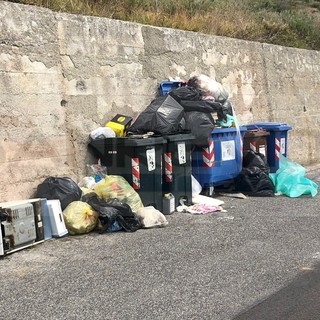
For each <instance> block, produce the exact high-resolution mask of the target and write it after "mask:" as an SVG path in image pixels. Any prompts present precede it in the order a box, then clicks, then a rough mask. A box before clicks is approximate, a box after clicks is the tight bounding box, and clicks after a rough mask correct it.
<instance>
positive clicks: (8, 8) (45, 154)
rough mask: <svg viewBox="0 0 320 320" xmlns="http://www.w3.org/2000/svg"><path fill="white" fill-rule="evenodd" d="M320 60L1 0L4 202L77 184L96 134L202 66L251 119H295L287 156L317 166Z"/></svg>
mask: <svg viewBox="0 0 320 320" xmlns="http://www.w3.org/2000/svg"><path fill="white" fill-rule="evenodd" d="M319 64H320V52H318V51H307V50H299V49H293V48H287V47H281V46H274V45H267V44H261V43H255V42H248V41H241V40H236V39H230V38H224V37H214V36H208V35H203V34H198V33H193V32H184V31H179V30H174V29H165V28H156V27H150V26H145V25H140V24H134V23H127V22H122V21H117V20H110V19H102V18H95V17H86V16H76V15H69V14H60V13H55V12H52V11H50V10H47V9H42V8H37V7H34V6H25V5H19V4H13V3H9V2H5V1H1V2H0V123H1V126H0V132H1V139H0V163H1V167H0V174H1V177H2V188H1V195H0V200H1V201H8V200H15V199H21V198H28V197H31V196H32V195H33V193H34V191H35V189H36V187H37V185H38V184H39V183H40V182H41V181H42V180H43V179H44V178H45V177H47V176H49V175H54V176H64V175H65V176H69V177H71V178H73V179H74V180H76V181H78V180H79V179H80V178H81V177H83V176H84V175H85V173H86V167H85V166H86V164H87V163H92V161H93V159H92V157H91V155H90V154H89V153H88V150H87V143H88V136H89V133H90V132H91V130H93V129H95V128H97V127H99V126H101V125H104V124H105V123H106V122H107V121H108V120H110V119H111V118H112V117H113V116H114V115H115V114H117V113H123V114H126V115H130V116H136V115H138V114H139V112H140V111H142V110H144V109H145V108H146V107H147V105H148V104H149V103H150V101H151V100H152V99H153V98H154V97H155V96H156V94H157V88H158V85H159V82H160V81H163V80H168V79H169V78H176V79H188V78H189V77H190V75H191V74H192V73H197V72H198V73H205V74H207V75H209V76H211V77H216V80H217V81H219V82H222V83H223V85H224V86H225V88H226V89H227V91H228V92H229V93H230V100H231V101H232V102H233V104H234V106H235V108H236V113H237V115H238V117H239V119H240V121H241V123H242V124H246V123H250V122H253V121H268V122H269V121H276V122H284V123H288V124H289V125H291V126H292V127H293V130H292V131H290V132H289V138H288V146H289V147H288V157H289V158H290V159H291V160H294V161H296V162H298V163H300V164H302V165H309V164H315V163H318V162H319V159H320V153H319V152H318V149H319V147H320V139H319V138H318V136H319V131H320V129H319V128H320V126H319V122H320V117H319V114H320V113H319V112H318V101H319V98H318V95H319V92H320V72H319V71H320V65H319Z"/></svg>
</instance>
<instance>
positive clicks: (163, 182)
mask: <svg viewBox="0 0 320 320" xmlns="http://www.w3.org/2000/svg"><path fill="white" fill-rule="evenodd" d="M159 91H160V95H159V96H158V97H156V98H155V99H153V100H152V101H151V102H150V104H149V105H148V106H147V107H146V108H145V110H143V111H142V112H141V113H140V114H139V115H138V116H137V118H136V119H135V120H134V121H133V119H132V118H130V119H129V117H127V116H124V115H120V114H118V115H116V117H115V118H114V119H112V121H111V122H109V123H108V124H107V125H106V126H107V127H108V128H116V129H117V130H114V131H115V136H111V135H110V133H107V134H106V135H104V136H103V137H102V139H101V137H100V136H97V137H96V135H97V132H96V131H95V132H92V133H91V135H90V142H89V149H90V150H91V151H92V152H93V154H94V155H95V157H96V159H97V161H100V162H101V164H102V165H104V166H106V168H107V172H108V174H111V175H120V176H122V177H124V178H125V179H126V180H127V181H128V182H129V184H130V185H131V186H132V187H133V188H134V190H135V191H136V192H137V193H138V194H139V195H140V197H141V200H142V203H143V205H144V206H153V207H155V208H156V209H158V210H159V211H161V212H162V213H164V214H170V213H172V212H174V211H175V209H176V208H177V207H178V206H179V205H180V204H183V205H185V206H186V205H187V206H188V205H192V204H194V203H193V199H192V179H191V177H192V173H193V170H192V166H193V163H192V160H191V158H192V156H191V155H192V152H193V151H194V148H200V149H201V150H202V148H208V147H209V146H210V141H212V131H213V129H214V128H215V127H216V126H217V125H219V126H221V123H223V124H225V125H227V123H228V121H229V122H230V123H229V125H232V124H234V122H233V121H232V114H233V110H232V109H233V108H232V105H231V103H230V101H229V100H228V93H227V92H226V90H225V89H224V88H223V87H222V85H221V84H220V83H218V82H217V81H215V80H213V79H211V78H209V77H207V76H205V75H198V76H193V77H191V78H190V79H189V80H188V81H187V82H161V84H160V90H159ZM214 114H215V115H216V119H215V118H214V116H213V115H214ZM230 117H231V118H230ZM121 121H122V122H121ZM218 123H219V124H218ZM120 127H121V129H120ZM232 131H234V132H236V128H233V129H232ZM236 147H237V149H239V150H240V149H241V148H240V144H237V146H236ZM239 159H240V157H239ZM196 179H197V180H199V179H198V177H196Z"/></svg>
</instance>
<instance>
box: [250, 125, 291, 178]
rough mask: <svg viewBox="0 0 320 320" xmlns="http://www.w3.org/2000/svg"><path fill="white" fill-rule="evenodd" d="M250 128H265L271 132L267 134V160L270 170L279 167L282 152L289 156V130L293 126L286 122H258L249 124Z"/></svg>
mask: <svg viewBox="0 0 320 320" xmlns="http://www.w3.org/2000/svg"><path fill="white" fill-rule="evenodd" d="M246 127H247V128H248V130H256V129H258V130H259V129H263V130H266V131H267V132H269V133H270V134H269V135H268V136H267V161H268V165H269V167H270V172H272V173H274V172H276V171H277V170H278V169H279V160H280V154H282V155H284V156H285V157H286V156H287V149H288V148H287V144H288V143H287V138H288V131H289V130H291V129H292V128H291V127H290V126H289V125H287V124H285V123H278V122H256V123H252V124H247V125H246Z"/></svg>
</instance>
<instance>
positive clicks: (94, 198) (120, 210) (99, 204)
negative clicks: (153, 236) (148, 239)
mask: <svg viewBox="0 0 320 320" xmlns="http://www.w3.org/2000/svg"><path fill="white" fill-rule="evenodd" d="M82 201H84V202H86V203H88V204H89V205H90V206H91V207H92V208H93V209H94V210H95V211H96V212H97V213H98V214H99V216H98V218H99V220H100V222H101V224H102V226H103V229H102V230H101V231H100V233H103V232H104V231H106V230H107V229H108V228H109V227H111V226H112V225H113V223H114V222H115V221H116V222H118V224H119V225H120V226H121V227H122V228H123V229H124V230H125V231H128V232H134V231H137V230H138V229H140V228H141V227H142V225H141V223H140V220H139V219H138V217H137V216H136V214H135V213H133V212H132V210H131V207H130V206H129V205H128V204H126V203H123V202H121V201H120V200H118V199H116V198H110V199H108V200H102V199H100V198H99V197H98V195H97V194H96V193H94V192H90V193H87V194H86V195H84V196H83V197H82Z"/></svg>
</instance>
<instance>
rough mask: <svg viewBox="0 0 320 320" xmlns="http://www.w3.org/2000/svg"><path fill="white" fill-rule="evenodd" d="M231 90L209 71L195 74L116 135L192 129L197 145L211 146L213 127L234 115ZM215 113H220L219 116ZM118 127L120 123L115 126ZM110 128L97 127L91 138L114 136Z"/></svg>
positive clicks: (162, 132) (155, 100) (150, 105)
mask: <svg viewBox="0 0 320 320" xmlns="http://www.w3.org/2000/svg"><path fill="white" fill-rule="evenodd" d="M228 98H229V94H228V93H227V91H226V90H225V89H224V88H223V86H222V85H221V84H220V83H219V82H217V81H215V80H214V79H211V78H209V77H208V76H206V75H202V74H201V75H198V76H193V77H191V78H190V79H189V80H188V81H187V82H186V84H185V85H183V86H180V87H177V88H173V89H172V90H171V91H169V92H168V93H167V94H165V95H163V96H159V97H156V98H155V99H154V100H152V101H151V102H150V104H149V105H148V106H147V107H146V109H145V110H144V111H142V112H141V113H140V114H139V115H138V117H137V118H136V119H135V120H134V121H133V123H132V121H131V120H133V119H131V120H130V121H128V122H127V123H126V126H125V130H124V132H120V133H119V132H116V133H117V134H116V136H122V135H124V136H135V137H136V136H137V135H140V136H142V135H145V134H150V133H151V134H153V135H156V136H157V135H158V136H163V135H168V134H176V133H180V132H183V133H185V132H188V133H192V135H193V136H194V137H195V139H194V142H193V143H194V145H196V146H201V147H207V146H208V143H209V139H210V137H211V133H212V130H213V129H214V127H215V126H216V125H217V123H219V126H220V125H221V123H222V124H223V123H227V122H228V116H232V115H233V107H232V104H231V102H230V101H229V100H228ZM213 114H216V115H217V118H216V119H215V118H214V117H213ZM115 127H116V126H115ZM109 129H110V128H108V129H105V128H97V129H95V130H94V131H92V132H91V135H90V136H91V138H92V139H97V138H100V137H113V136H114V135H113V134H112V133H110V132H109Z"/></svg>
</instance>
